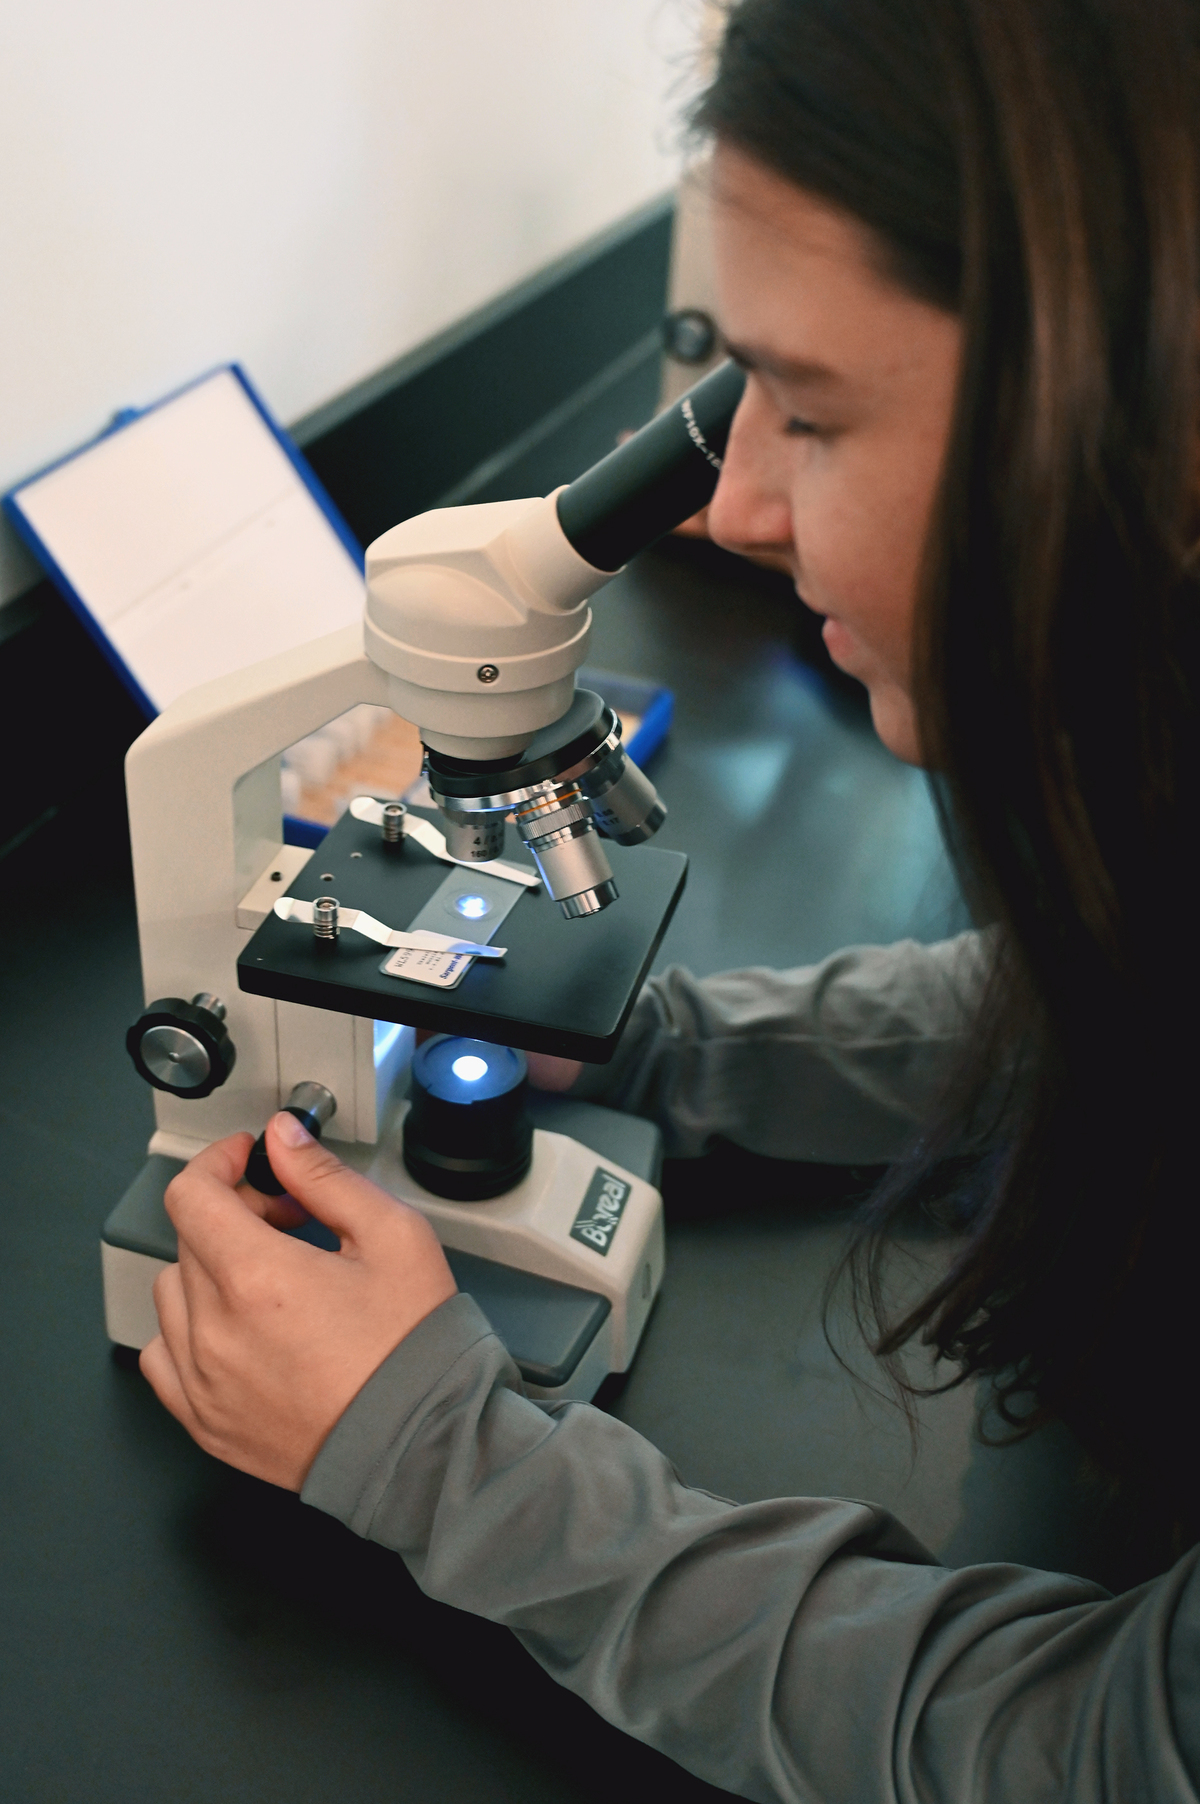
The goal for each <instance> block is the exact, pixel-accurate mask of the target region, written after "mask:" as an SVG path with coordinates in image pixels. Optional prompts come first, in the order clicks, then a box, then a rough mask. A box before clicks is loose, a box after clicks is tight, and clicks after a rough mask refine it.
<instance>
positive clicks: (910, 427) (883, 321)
mask: <svg viewBox="0 0 1200 1804" xmlns="http://www.w3.org/2000/svg"><path fill="white" fill-rule="evenodd" d="M713 198H714V205H713V230H714V246H715V256H716V277H717V303H718V308H719V312H720V317H721V325H722V328H723V331H724V334H725V338H726V341H727V345H728V348H729V351H730V354H731V355H732V356H733V357H734V358H735V359H736V360H737V362H738V363H740V364H741V365H742V366H743V367H744V368H745V369H746V371H747V373H748V378H749V379H748V381H747V383H746V393H745V396H744V398H743V400H742V403H741V405H740V406H739V408H738V411H737V414H736V415H735V417H734V422H733V430H732V432H731V433H730V438H729V448H728V450H727V452H726V455H725V467H724V469H723V470H722V472H721V479H720V481H719V483H718V484H717V490H716V494H715V495H714V497H713V500H712V504H711V506H710V508H709V515H708V520H709V530H710V532H711V533H712V536H713V538H714V539H716V540H717V542H718V543H719V544H721V545H725V546H727V547H728V548H729V549H730V550H733V551H747V552H755V551H757V552H771V553H773V554H775V556H776V558H782V559H783V561H784V562H785V563H786V565H787V567H788V569H789V570H790V571H791V574H792V578H793V580H794V582H795V584H796V590H797V593H798V594H799V596H800V598H801V600H802V601H804V602H805V603H806V604H807V605H808V606H809V607H810V608H812V609H813V610H814V612H816V613H818V614H823V615H824V616H825V625H824V629H823V636H824V639H825V643H826V645H827V647H828V648H829V654H830V656H831V657H832V658H833V660H834V662H835V663H836V664H839V665H840V666H841V667H842V669H843V670H846V671H848V672H849V673H850V675H851V676H855V677H858V678H859V680H860V681H861V682H862V683H864V684H865V685H866V687H867V690H868V692H869V694H870V697H871V713H872V717H873V719H874V722H875V727H876V731H877V732H878V734H879V736H880V738H881V739H882V740H883V742H884V744H885V745H886V746H888V747H889V749H890V750H891V751H893V752H895V754H896V755H897V757H899V758H904V759H906V760H907V761H908V762H909V763H911V764H916V763H919V762H920V741H919V735H918V732H917V725H916V717H915V713H914V708H913V699H912V666H913V654H912V647H913V615H914V609H915V604H916V596H917V588H918V583H919V580H920V571H921V561H922V555H923V551H924V546H925V539H926V533H927V530H928V526H929V520H930V514H931V511H932V507H933V502H934V497H935V494H936V491H937V485H938V478H939V475H940V472H941V467H942V460H943V458H944V455H945V450H946V443H947V439H948V437H949V431H950V421H951V414H952V410H953V406H954V393H955V384H956V380H957V374H958V360H959V346H960V328H959V323H958V320H957V319H956V318H955V317H954V316H953V315H952V314H949V313H945V312H943V311H942V310H941V309H940V308H937V307H933V306H931V305H930V304H929V303H928V302H925V301H920V300H916V299H915V298H914V297H913V296H912V295H910V294H908V293H907V292H906V291H905V290H904V289H902V288H900V287H899V286H897V284H896V283H895V281H893V280H892V279H890V278H889V277H888V276H887V275H886V274H885V273H883V272H882V269H881V266H880V258H879V256H878V254H876V253H874V240H873V238H872V236H871V234H870V232H869V231H868V229H867V228H866V227H865V226H862V225H860V224H858V222H857V221H855V220H853V219H851V218H849V217H848V216H847V215H845V214H843V213H839V212H836V211H834V210H833V209H832V208H831V207H829V206H828V205H826V204H825V203H824V202H823V201H820V200H817V199H816V198H815V197H814V196H812V195H810V194H807V193H805V192H803V191H802V190H801V189H798V188H794V187H793V186H792V185H791V184H790V183H789V182H786V181H785V180H784V179H783V178H782V177H781V176H777V175H774V174H772V173H771V171H770V170H768V169H766V168H764V167H763V166H762V165H761V164H759V163H756V162H754V161H753V160H752V159H751V158H750V157H747V156H746V155H745V154H744V153H742V152H740V151H736V150H734V149H732V148H730V147H728V146H722V147H720V148H719V149H718V151H717V153H716V158H715V166H714V183H713Z"/></svg>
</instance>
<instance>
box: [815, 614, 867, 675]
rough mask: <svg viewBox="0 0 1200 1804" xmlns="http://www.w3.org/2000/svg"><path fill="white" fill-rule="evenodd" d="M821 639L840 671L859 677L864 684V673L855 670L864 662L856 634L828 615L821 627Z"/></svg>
mask: <svg viewBox="0 0 1200 1804" xmlns="http://www.w3.org/2000/svg"><path fill="white" fill-rule="evenodd" d="M821 637H822V639H824V641H825V649H826V651H827V652H828V653H829V655H830V657H831V658H832V659H833V661H834V663H835V664H836V665H837V667H838V669H839V670H844V671H845V672H846V675H847V676H852V677H857V678H858V680H859V682H862V681H863V676H862V671H861V669H856V668H855V666H856V665H861V662H862V646H861V645H859V643H858V641H857V640H856V639H855V637H854V634H853V633H852V632H850V631H849V630H848V629H847V628H846V627H844V626H843V625H842V623H841V621H840V620H835V619H834V618H833V617H832V615H827V616H826V618H825V621H824V623H823V625H822V627H821Z"/></svg>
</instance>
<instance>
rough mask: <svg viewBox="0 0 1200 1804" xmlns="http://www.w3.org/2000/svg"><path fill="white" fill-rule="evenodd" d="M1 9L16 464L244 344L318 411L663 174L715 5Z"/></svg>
mask: <svg viewBox="0 0 1200 1804" xmlns="http://www.w3.org/2000/svg"><path fill="white" fill-rule="evenodd" d="M0 14H2V16H3V20H4V32H3V37H4V55H3V57H2V58H0V170H2V172H3V173H2V180H0V489H3V488H7V487H9V486H10V485H11V484H12V483H13V482H15V481H17V480H19V479H20V478H21V477H22V476H24V475H27V474H29V473H31V472H32V471H33V470H35V469H37V468H38V467H39V466H40V465H42V464H44V463H46V462H47V461H49V460H50V459H52V458H54V457H56V456H58V455H60V454H61V453H63V452H65V451H67V450H69V449H71V448H72V447H73V446H74V445H76V444H78V443H80V442H81V441H83V440H84V439H86V438H88V437H90V436H92V435H93V434H94V433H95V432H97V431H98V430H99V429H100V428H101V427H102V426H103V424H104V423H105V422H106V420H107V419H108V418H109V417H110V416H111V414H112V413H113V412H114V411H115V409H117V408H118V407H121V406H126V405H130V404H133V405H137V404H139V403H142V402H146V401H149V400H152V399H154V398H155V397H156V396H157V395H159V394H160V393H163V392H165V391H167V390H169V389H171V388H172V387H174V386H176V385H177V384H179V383H180V382H182V381H185V380H186V379H187V378H188V377H190V376H192V375H194V374H196V373H198V372H199V371H201V370H203V369H205V368H206V367H208V366H209V365H211V364H214V363H217V362H221V361H224V360H227V359H230V358H234V357H236V358H238V359H240V360H241V361H242V362H243V363H244V364H245V365H246V366H247V368H248V370H249V372H250V374H251V375H252V377H253V378H254V379H255V380H256V382H257V383H258V385H259V386H260V388H261V389H262V390H263V391H264V393H265V395H266V398H267V400H268V402H269V403H270V405H271V406H272V407H273V408H274V410H275V412H276V413H277V414H278V415H279V416H281V417H282V418H283V419H284V420H285V421H291V420H294V419H296V418H297V417H299V416H300V415H302V414H304V413H306V412H308V411H310V410H311V409H312V408H313V407H315V406H317V405H319V404H321V403H322V402H324V401H327V400H329V399H330V398H332V397H333V396H334V395H335V394H337V393H339V392H340V391H341V390H343V389H345V388H347V387H348V386H349V385H350V384H351V383H353V382H355V381H358V380H359V379H361V378H362V377H363V376H365V375H367V374H369V373H370V372H371V371H373V370H375V369H378V368H379V367H380V366H381V365H383V364H386V363H387V362H389V361H390V360H391V359H392V358H395V357H397V356H399V355H400V354H402V353H403V352H404V351H406V350H409V349H411V348H412V346H413V345H415V344H418V343H420V341H421V340H422V339H425V338H427V337H429V336H430V335H431V334H432V333H434V332H436V331H439V330H441V329H442V328H443V327H445V326H447V325H449V324H451V323H452V322H453V321H454V320H455V319H457V318H459V317H461V316H462V315H463V314H464V313H467V312H469V311H470V310H471V309H472V308H474V307H476V306H478V305H479V304H480V303H482V302H483V301H486V300H488V299H490V298H491V297H492V296H494V295H496V294H498V293H499V292H501V291H502V290H503V289H505V288H507V287H508V286H510V285H511V284H512V283H513V282H516V281H518V280H519V279H520V278H521V277H523V276H525V275H527V274H529V273H530V272H531V271H533V270H535V269H537V268H538V267H539V266H541V265H542V264H544V263H546V262H548V261H549V260H550V259H551V258H553V257H555V256H557V255H559V254H561V253H562V252H563V251H565V250H567V249H569V248H571V247H572V246H573V245H575V244H578V243H579V242H581V241H582V240H583V239H585V238H587V237H588V236H590V235H591V234H592V233H593V232H595V231H597V230H599V229H600V228H602V227H603V226H605V225H607V224H609V223H611V222H612V221H613V220H615V219H618V218H619V217H620V216H621V215H622V214H624V213H626V212H628V211H630V210H631V209H632V208H634V207H636V206H638V205H639V204H641V203H643V202H644V201H646V200H647V199H649V198H650V197H651V196H652V195H654V194H656V193H658V192H660V191H661V190H662V189H664V188H666V187H667V186H668V185H669V184H670V182H671V181H672V180H673V178H674V174H675V169H676V162H677V133H676V128H675V124H674V121H675V116H676V113H677V109H678V105H679V96H680V87H681V83H683V84H684V85H686V80H687V74H686V72H687V68H688V64H689V52H690V45H691V42H692V40H693V38H694V35H695V32H696V28H697V19H698V8H697V5H696V0H0ZM35 574H36V572H35V571H34V570H33V568H32V566H31V565H30V564H29V563H28V560H27V559H26V558H25V555H24V553H23V552H22V551H21V550H20V549H19V547H17V546H16V545H15V544H14V542H13V541H12V540H11V538H10V537H8V536H7V528H6V529H5V537H4V540H3V542H2V543H0V601H2V600H3V599H4V598H5V597H7V596H11V595H14V594H16V593H18V592H19V591H20V590H21V589H23V588H25V587H27V586H28V584H29V583H30V582H32V581H33V580H34V577H35Z"/></svg>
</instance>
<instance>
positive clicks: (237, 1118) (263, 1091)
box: [125, 625, 388, 1140]
mask: <svg viewBox="0 0 1200 1804" xmlns="http://www.w3.org/2000/svg"><path fill="white" fill-rule="evenodd" d="M387 699H388V697H387V679H386V677H385V676H384V675H383V673H382V672H381V671H380V670H379V669H378V668H377V666H376V665H374V664H373V663H372V662H371V661H370V659H369V658H368V657H367V656H366V654H365V652H364V650H363V636H362V627H361V626H358V625H355V626H351V627H345V628H344V629H343V630H342V631H340V632H337V633H331V634H329V635H328V636H327V637H325V638H323V639H316V640H313V641H312V642H311V643H309V644H307V645H301V646H297V647H296V648H295V649H294V650H291V651H286V652H281V653H280V654H279V655H277V656H276V657H273V658H267V659H265V660H264V661H263V662H262V663H260V664H253V665H251V666H250V668H249V669H247V670H241V671H238V672H237V673H236V674H235V675H233V676H226V677H221V678H219V679H218V680H217V681H216V682H212V683H205V684H204V685H202V686H201V687H200V688H198V689H193V690H190V691H189V692H188V693H187V694H186V695H183V696H181V697H180V698H179V700H178V701H176V702H173V703H172V704H171V705H170V706H169V707H168V708H165V709H164V710H163V712H162V713H161V714H160V715H159V716H158V718H157V719H156V720H154V721H152V722H151V724H150V726H149V727H147V729H146V731H145V732H144V733H143V734H142V735H141V737H140V738H139V739H137V740H135V741H134V743H133V745H132V746H131V747H130V749H129V753H128V756H127V758H126V761H125V781H126V790H127V794H128V800H129V829H130V840H131V844H132V849H133V875H134V885H135V889H136V893H137V909H138V928H139V933H140V937H141V950H142V972H143V979H144V983H145V993H146V997H147V1000H150V999H151V998H153V997H157V996H183V997H185V998H186V997H188V996H191V995H192V994H193V993H194V992H198V991H213V992H218V993H220V995H221V996H222V999H223V1000H224V1002H225V1003H226V1004H227V1006H228V1009H229V1027H230V1030H231V1033H232V1037H233V1039H234V1041H235V1043H236V1045H237V1049H238V1071H237V1076H238V1082H237V1084H236V1085H227V1086H226V1087H225V1088H224V1089H219V1090H217V1091H216V1092H215V1093H214V1094H213V1095H211V1096H209V1097H206V1098H205V1099H204V1100H203V1101H183V1100H181V1099H179V1098H177V1097H173V1096H170V1095H167V1094H164V1093H163V1092H158V1091H156V1092H155V1107H156V1111H157V1115H158V1123H159V1128H160V1129H167V1130H175V1131H177V1132H178V1133H180V1134H185V1135H188V1136H197V1135H198V1136H199V1137H200V1138H201V1139H202V1140H205V1139H212V1138H214V1137H216V1136H217V1135H219V1134H223V1133H228V1132H231V1131H232V1130H233V1129H234V1128H237V1127H242V1126H244V1125H245V1124H246V1123H247V1121H253V1120H256V1119H257V1120H263V1119H265V1118H266V1116H267V1115H269V1114H270V1113H271V1111H272V1110H273V1109H274V1108H275V1107H277V1105H278V1096H279V1083H280V1078H279V1060H278V1054H277V1046H276V1025H275V1010H274V1006H273V1005H272V1004H271V1003H268V1002H264V1001H263V1000H262V999H261V998H258V997H251V996H245V995H242V994H240V993H239V992H237V991H236V989H235V988H234V987H233V978H232V971H233V968H234V966H235V965H236V962H237V957H238V954H239V953H240V951H241V950H242V947H243V946H244V944H245V942H246V940H247V939H248V938H249V931H250V930H249V928H248V927H247V928H243V927H239V926H238V923H237V910H238V904H239V903H240V902H241V900H242V898H243V897H244V896H245V894H246V892H247V891H248V890H249V889H250V888H251V887H252V885H253V884H254V883H255V882H256V880H257V879H258V878H259V877H261V876H262V875H263V874H264V872H266V871H268V870H269V869H270V867H271V863H272V861H274V860H276V859H283V860H284V861H286V860H287V859H288V857H289V854H290V855H291V859H292V865H293V869H294V868H295V856H296V855H295V854H294V853H293V852H292V849H291V848H287V849H286V850H285V848H284V847H283V844H282V813H283V810H282V805H281V800H280V786H279V758H278V755H279V753H280V752H282V751H283V750H284V749H285V748H286V747H287V746H289V745H292V744H294V743H295V741H296V740H297V739H302V738H303V737H304V736H305V734H307V733H311V732H313V731H315V730H316V729H317V728H318V727H322V726H324V724H325V723H326V721H328V720H331V719H333V717H334V716H335V715H338V714H342V713H344V712H345V711H346V709H347V708H353V707H354V706H355V705H356V704H357V703H359V702H374V703H386V701H387Z"/></svg>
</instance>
